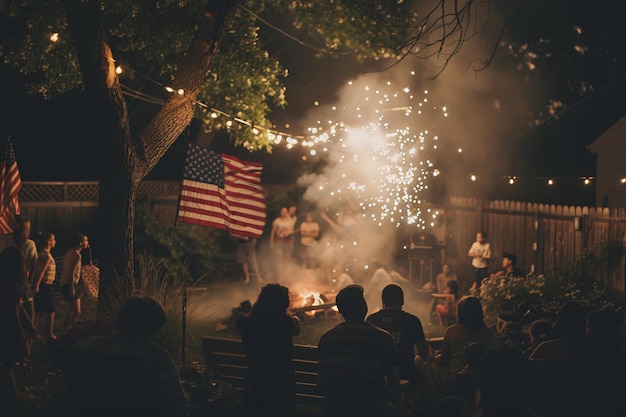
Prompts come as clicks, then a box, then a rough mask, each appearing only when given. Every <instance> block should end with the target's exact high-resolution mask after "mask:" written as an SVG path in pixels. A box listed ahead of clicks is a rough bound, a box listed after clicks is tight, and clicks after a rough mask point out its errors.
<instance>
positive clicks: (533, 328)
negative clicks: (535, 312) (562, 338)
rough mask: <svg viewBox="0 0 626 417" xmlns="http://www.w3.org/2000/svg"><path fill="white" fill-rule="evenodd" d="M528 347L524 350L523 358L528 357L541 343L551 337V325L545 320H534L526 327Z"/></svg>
mask: <svg viewBox="0 0 626 417" xmlns="http://www.w3.org/2000/svg"><path fill="white" fill-rule="evenodd" d="M528 336H529V338H530V345H529V346H528V347H527V348H525V349H524V351H523V353H524V356H526V357H528V356H530V354H531V353H533V351H534V350H535V349H536V348H537V346H539V345H540V344H541V343H543V342H545V341H546V340H549V339H550V338H551V337H552V325H551V324H550V322H549V321H547V320H535V321H533V322H532V323H530V326H529V327H528Z"/></svg>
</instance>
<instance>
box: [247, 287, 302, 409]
mask: <svg viewBox="0 0 626 417" xmlns="http://www.w3.org/2000/svg"><path fill="white" fill-rule="evenodd" d="M288 308H289V289H288V288H287V287H284V286H282V285H278V284H267V285H265V286H264V287H263V288H262V289H261V292H260V293H259V297H258V299H257V301H256V303H254V305H253V306H252V312H251V313H250V314H249V315H247V316H242V317H239V318H238V319H237V327H238V328H239V331H240V332H241V339H242V342H243V346H244V349H245V351H246V356H247V358H248V369H247V371H246V381H245V386H244V401H245V404H246V409H247V412H248V416H259V417H265V416H277V417H291V416H295V413H296V380H295V373H294V368H293V363H292V358H293V336H295V335H297V334H298V333H299V330H300V327H299V321H298V319H297V317H295V316H292V315H290V314H289V313H288Z"/></svg>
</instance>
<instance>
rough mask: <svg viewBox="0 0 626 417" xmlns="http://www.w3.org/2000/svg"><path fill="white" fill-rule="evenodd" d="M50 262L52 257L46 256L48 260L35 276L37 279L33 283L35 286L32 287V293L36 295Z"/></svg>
mask: <svg viewBox="0 0 626 417" xmlns="http://www.w3.org/2000/svg"><path fill="white" fill-rule="evenodd" d="M51 260H52V256H51V255H48V260H47V261H46V263H45V265H44V266H43V268H41V271H39V275H38V276H37V279H36V281H35V285H34V287H33V293H35V294H37V293H38V292H39V286H40V285H41V281H42V280H43V276H44V275H45V273H46V270H47V269H48V266H50V262H51Z"/></svg>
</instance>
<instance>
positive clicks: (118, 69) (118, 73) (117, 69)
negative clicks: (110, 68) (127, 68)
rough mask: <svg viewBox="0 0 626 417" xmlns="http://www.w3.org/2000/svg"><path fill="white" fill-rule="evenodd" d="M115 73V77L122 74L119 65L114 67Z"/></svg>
mask: <svg viewBox="0 0 626 417" xmlns="http://www.w3.org/2000/svg"><path fill="white" fill-rule="evenodd" d="M115 73H116V74H117V75H120V74H121V73H122V67H120V66H119V65H118V66H117V67H115Z"/></svg>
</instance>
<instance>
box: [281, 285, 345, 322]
mask: <svg viewBox="0 0 626 417" xmlns="http://www.w3.org/2000/svg"><path fill="white" fill-rule="evenodd" d="M321 291H323V290H321ZM336 295H337V294H335V293H334V292H332V291H326V292H318V291H313V290H301V291H300V292H298V293H295V294H293V293H292V296H291V307H290V310H291V312H293V313H294V314H295V315H296V316H298V317H299V318H300V320H301V322H302V323H306V322H310V321H316V320H319V319H325V318H328V317H337V316H338V310H337V307H336V306H335V297H336Z"/></svg>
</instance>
